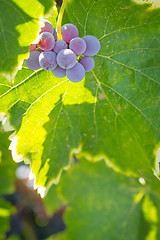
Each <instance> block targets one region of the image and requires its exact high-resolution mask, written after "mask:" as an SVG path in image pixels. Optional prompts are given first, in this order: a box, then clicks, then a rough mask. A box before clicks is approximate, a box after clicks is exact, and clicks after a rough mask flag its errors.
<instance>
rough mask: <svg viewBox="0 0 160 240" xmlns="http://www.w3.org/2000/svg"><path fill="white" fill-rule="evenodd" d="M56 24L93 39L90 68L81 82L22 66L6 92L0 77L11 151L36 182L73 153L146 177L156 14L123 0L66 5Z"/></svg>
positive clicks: (159, 28)
mask: <svg viewBox="0 0 160 240" xmlns="http://www.w3.org/2000/svg"><path fill="white" fill-rule="evenodd" d="M77 6H78V7H77ZM71 9H72V11H71ZM63 22H64V23H66V22H71V23H73V24H75V25H77V27H78V28H79V32H80V36H81V37H82V36H83V35H85V34H92V35H95V36H96V37H97V38H99V40H100V43H101V50H100V52H99V54H97V56H95V57H94V60H95V68H94V70H93V71H92V72H91V73H86V76H85V79H84V80H83V81H82V82H81V83H71V82H69V80H68V79H67V78H64V79H58V78H55V77H53V75H52V73H51V72H47V71H43V70H39V71H37V72H33V71H30V70H27V69H26V68H25V67H24V68H23V69H22V70H21V71H19V73H18V74H17V76H16V78H15V84H14V86H13V87H10V88H9V87H8V86H6V85H4V83H3V79H2V83H3V85H1V87H2V90H1V92H3V94H2V96H1V98H0V111H3V112H7V111H10V112H12V114H11V116H12V117H14V116H16V115H15V113H14V111H16V114H17V115H18V119H17V122H16V118H15V117H14V119H12V117H11V123H12V124H13V120H14V126H15V127H16V128H17V130H18V129H19V132H18V133H17V135H16V138H15V139H14V140H13V143H14V144H13V145H12V146H13V147H12V150H13V151H15V145H16V144H17V145H16V146H17V147H16V151H17V153H18V154H19V155H21V158H22V159H23V158H29V159H30V160H31V161H32V168H33V172H34V173H35V174H36V175H37V183H38V184H44V185H47V184H49V182H50V181H51V180H53V179H55V178H56V177H57V176H58V175H59V174H60V172H61V170H62V169H63V168H65V167H66V166H68V164H69V162H70V159H71V155H72V154H73V152H80V153H81V155H85V156H86V157H87V158H89V159H93V160H96V159H99V158H102V157H103V158H104V159H105V160H107V161H109V162H110V164H112V166H113V167H116V168H117V169H120V170H121V171H123V172H125V173H126V174H135V175H137V176H141V175H143V174H144V173H145V174H146V175H147V172H149V174H150V173H151V170H152V169H153V168H154V161H155V154H154V152H155V149H156V148H157V143H158V142H159V138H160V127H159V119H160V110H159V109H160V108H159V107H160V102H159V90H160V81H159V72H160V70H159V69H160V68H159V66H160V51H159V38H158V37H159V33H160V10H159V9H156V8H155V9H153V10H151V9H150V5H149V4H143V5H140V4H136V3H134V2H132V1H130V0H125V1H119V0H114V1H109V0H101V1H100V0H99V1H94V2H92V1H89V0H81V1H78V0H70V1H68V4H67V6H66V10H65V15H64V18H63ZM15 104H16V105H15ZM14 105H15V106H14ZM10 109H11V110H10ZM22 109H24V110H22ZM21 120H22V124H21ZM151 174H152V173H151Z"/></svg>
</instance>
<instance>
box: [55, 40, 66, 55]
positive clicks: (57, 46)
mask: <svg viewBox="0 0 160 240" xmlns="http://www.w3.org/2000/svg"><path fill="white" fill-rule="evenodd" d="M67 48H68V45H67V43H66V42H65V41H63V40H58V41H56V43H55V46H54V49H53V50H54V52H55V53H59V52H60V51H61V50H63V49H67Z"/></svg>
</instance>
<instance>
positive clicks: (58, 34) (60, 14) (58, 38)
mask: <svg viewBox="0 0 160 240" xmlns="http://www.w3.org/2000/svg"><path fill="white" fill-rule="evenodd" d="M66 3H67V0H63V3H62V6H61V9H60V12H59V16H58V21H57V40H62V34H61V23H62V18H63V13H64V9H65V7H66Z"/></svg>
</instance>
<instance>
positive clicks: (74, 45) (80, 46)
mask: <svg viewBox="0 0 160 240" xmlns="http://www.w3.org/2000/svg"><path fill="white" fill-rule="evenodd" d="M69 48H70V49H71V50H72V51H73V52H74V53H75V54H76V55H81V54H83V53H84V51H85V50H86V43H85V41H84V40H83V39H82V38H79V37H76V38H73V39H72V40H71V41H70V43H69Z"/></svg>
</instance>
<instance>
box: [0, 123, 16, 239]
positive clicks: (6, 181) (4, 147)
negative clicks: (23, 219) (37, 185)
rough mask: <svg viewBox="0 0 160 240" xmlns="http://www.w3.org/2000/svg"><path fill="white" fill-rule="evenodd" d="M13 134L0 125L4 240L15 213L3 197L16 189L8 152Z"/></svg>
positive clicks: (0, 215)
mask: <svg viewBox="0 0 160 240" xmlns="http://www.w3.org/2000/svg"><path fill="white" fill-rule="evenodd" d="M10 134H11V132H4V131H3V128H2V126H1V124H0V226H1V227H0V239H4V234H5V232H6V231H7V230H9V221H8V220H9V219H8V217H9V215H10V214H11V212H12V211H13V209H12V207H11V205H10V204H9V203H7V202H6V201H4V199H3V197H2V195H3V194H8V193H10V192H11V191H13V189H14V185H13V181H14V180H15V165H16V164H15V163H14V162H13V160H12V158H11V152H10V151H9V150H8V147H9V144H10V141H9V139H8V137H9V135H10Z"/></svg>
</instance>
